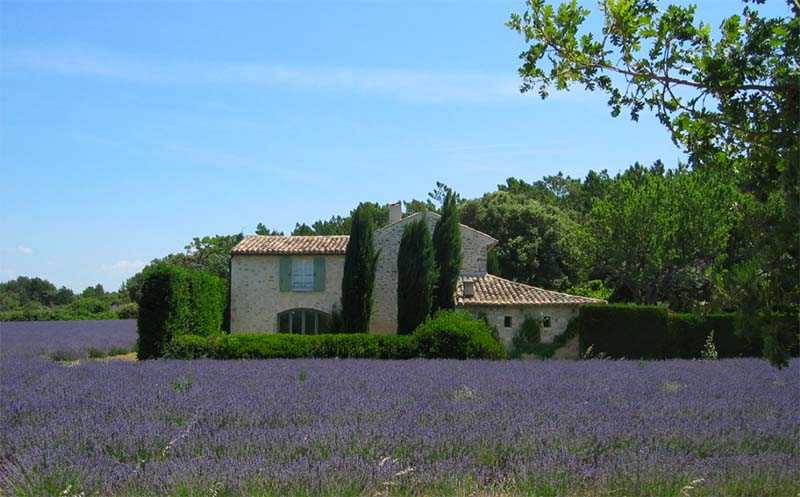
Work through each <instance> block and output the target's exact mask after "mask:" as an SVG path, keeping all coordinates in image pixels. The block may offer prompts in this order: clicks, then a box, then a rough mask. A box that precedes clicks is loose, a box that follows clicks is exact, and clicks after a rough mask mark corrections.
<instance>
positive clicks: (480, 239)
mask: <svg viewBox="0 0 800 497" xmlns="http://www.w3.org/2000/svg"><path fill="white" fill-rule="evenodd" d="M419 216H426V222H427V223H428V229H429V230H430V232H431V235H432V234H433V229H434V227H435V226H436V223H437V222H438V220H439V217H440V216H439V215H438V214H435V213H433V212H426V213H418V214H413V215H411V216H408V217H405V218H403V219H402V220H400V221H398V222H395V223H392V224H389V225H388V226H385V227H383V228H381V229H378V230H377V231H376V232H375V248H376V249H378V250H380V255H379V258H378V265H377V269H376V271H375V290H374V293H373V295H374V301H373V306H372V318H371V320H370V328H371V329H372V331H373V332H374V333H380V334H393V333H396V332H397V254H398V252H399V250H400V239H401V238H402V236H403V230H404V229H405V227H406V225H407V224H408V223H409V222H412V221H416V220H418V219H419ZM495 243H496V240H495V239H494V238H492V237H490V236H488V235H486V234H484V233H481V232H480V231H476V230H474V229H472V228H469V227H467V226H464V225H462V226H461V255H462V264H461V274H462V275H464V276H481V275H484V274H486V258H487V254H488V250H489V248H490V247H492V246H493V245H494V244H495Z"/></svg>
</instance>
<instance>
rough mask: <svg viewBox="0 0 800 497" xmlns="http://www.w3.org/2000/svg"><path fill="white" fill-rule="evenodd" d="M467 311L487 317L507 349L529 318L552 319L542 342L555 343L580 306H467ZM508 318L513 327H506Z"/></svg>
mask: <svg viewBox="0 0 800 497" xmlns="http://www.w3.org/2000/svg"><path fill="white" fill-rule="evenodd" d="M464 308H465V309H466V310H468V311H469V312H471V313H472V314H473V315H475V316H481V315H485V316H486V318H487V319H488V321H489V324H490V325H491V326H493V327H495V328H496V329H497V332H498V334H499V335H500V339H501V340H502V341H503V343H504V344H505V345H506V346H507V347H511V342H512V341H513V340H514V336H516V334H517V331H519V328H520V326H522V322H523V321H524V320H525V318H526V317H527V316H532V317H537V318H539V319H541V318H542V317H544V316H549V317H550V327H549V328H542V342H545V343H549V342H552V341H553V338H554V337H555V336H556V335H559V334H561V333H563V332H564V330H566V329H567V324H569V322H570V321H571V320H572V318H574V317H576V316H577V315H578V309H580V305H578V304H575V305H553V306H544V305H536V306H487V305H476V306H465V307H464ZM506 316H510V317H511V326H510V327H506V326H505V318H506Z"/></svg>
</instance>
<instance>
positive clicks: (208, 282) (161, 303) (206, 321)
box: [137, 264, 227, 359]
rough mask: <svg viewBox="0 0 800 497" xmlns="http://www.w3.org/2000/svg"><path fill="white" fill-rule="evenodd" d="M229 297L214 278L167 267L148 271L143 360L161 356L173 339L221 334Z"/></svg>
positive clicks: (142, 308)
mask: <svg viewBox="0 0 800 497" xmlns="http://www.w3.org/2000/svg"><path fill="white" fill-rule="evenodd" d="M226 294H227V292H226V287H225V282H224V281H223V280H222V279H220V278H218V277H216V276H214V275H211V274H208V273H203V272H200V271H193V270H190V269H186V268H182V267H177V266H170V265H167V264H158V265H155V266H152V267H150V268H148V269H147V270H146V271H145V273H144V282H143V284H142V296H141V298H140V300H139V313H138V321H137V328H138V333H139V338H138V342H137V346H138V356H139V359H152V358H157V357H161V356H162V354H163V353H164V349H165V347H166V346H167V345H168V344H169V343H170V342H171V341H172V339H173V337H177V336H181V335H190V334H191V335H201V336H206V335H213V334H217V333H219V332H220V329H221V327H222V318H223V311H224V309H225V300H226Z"/></svg>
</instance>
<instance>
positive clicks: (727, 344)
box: [577, 304, 798, 359]
mask: <svg viewBox="0 0 800 497" xmlns="http://www.w3.org/2000/svg"><path fill="white" fill-rule="evenodd" d="M771 319H775V318H774V317H773V318H771ZM577 320H578V329H579V336H580V352H581V355H584V354H586V351H587V349H588V348H589V347H590V346H591V348H592V352H593V353H594V354H599V353H602V354H604V355H606V356H609V357H612V358H626V359H670V358H683V359H696V358H700V357H701V351H702V349H703V346H704V344H705V342H706V339H707V338H708V336H709V335H710V334H711V332H712V331H713V332H714V345H715V348H716V350H717V354H718V356H719V357H720V358H722V357H759V356H761V347H762V342H763V340H762V336H761V335H762V334H761V332H760V331H759V330H752V329H749V330H746V332H745V333H740V332H739V331H738V328H739V326H738V322H737V321H738V320H737V316H736V314H711V315H708V316H697V315H693V314H674V313H668V312H667V310H666V309H665V308H663V307H657V306H641V305H630V304H616V305H586V306H583V307H582V308H581V311H580V314H579V316H578V318H577ZM775 323H777V325H778V326H779V328H780V329H781V334H782V337H783V341H784V342H785V343H787V344H792V345H791V346H790V347H791V352H792V354H793V355H797V353H798V350H797V338H796V333H797V329H796V324H795V325H794V326H792V320H791V319H788V318H785V317H781V318H779V320H778V321H773V322H772V324H775ZM764 324H766V323H764ZM793 333H794V336H792V334H793Z"/></svg>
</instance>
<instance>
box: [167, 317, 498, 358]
mask: <svg viewBox="0 0 800 497" xmlns="http://www.w3.org/2000/svg"><path fill="white" fill-rule="evenodd" d="M165 355H166V356H167V357H170V358H173V359H200V358H209V359H278V358H283V359H296V358H302V357H315V358H333V357H338V358H359V359H411V358H413V357H427V358H447V359H502V358H503V357H505V349H504V348H503V345H502V344H501V343H500V342H498V341H497V340H496V339H494V338H493V337H492V334H491V330H490V329H489V327H488V326H487V325H486V323H484V322H483V321H481V320H478V319H475V318H474V317H472V316H471V315H469V314H467V313H465V312H463V311H442V312H440V313H438V314H437V315H436V316H434V317H433V318H431V319H429V320H427V321H425V322H424V323H423V324H421V325H420V326H419V327H418V328H417V329H416V330H415V331H414V333H413V334H412V335H388V336H387V335H371V334H368V333H338V334H321V335H295V334H288V333H235V334H232V335H211V336H197V335H178V336H175V337H173V338H172V341H171V343H170V345H169V347H168V349H167V351H166V354H165Z"/></svg>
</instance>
